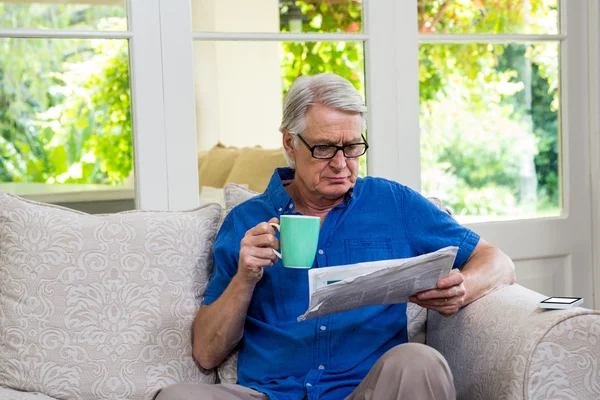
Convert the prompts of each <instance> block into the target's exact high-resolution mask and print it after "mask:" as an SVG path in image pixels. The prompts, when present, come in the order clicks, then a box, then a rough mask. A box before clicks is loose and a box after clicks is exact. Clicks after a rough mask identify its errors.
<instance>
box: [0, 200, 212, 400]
mask: <svg viewBox="0 0 600 400" xmlns="http://www.w3.org/2000/svg"><path fill="white" fill-rule="evenodd" d="M220 213H221V209H220V207H219V206H218V205H209V206H205V207H201V208H199V209H196V210H192V211H188V212H141V211H132V212H125V213H119V214H110V215H88V214H84V213H79V212H74V211H71V210H68V209H65V208H61V207H55V206H51V205H43V204H40V203H36V202H32V201H27V200H23V199H20V198H18V197H15V196H12V195H9V194H6V193H0V386H5V387H9V388H14V389H18V390H24V391H31V392H41V393H44V394H46V395H48V396H51V397H57V398H62V399H65V398H69V399H100V398H104V399H106V398H114V399H150V398H152V397H153V396H154V394H155V393H156V391H157V390H158V389H159V388H162V387H165V386H167V385H169V384H173V383H180V382H187V383H192V382H211V383H212V382H214V381H215V374H214V372H213V371H201V370H200V369H199V368H198V367H197V366H196V364H195V362H194V360H193V358H192V348H191V340H190V339H191V327H192V322H193V319H194V317H195V315H196V312H197V310H198V309H199V307H200V303H201V300H202V297H203V295H204V291H205V288H206V284H207V280H208V277H209V274H210V272H211V265H212V259H211V247H212V243H213V240H214V237H215V235H216V229H217V223H218V220H219V216H220Z"/></svg>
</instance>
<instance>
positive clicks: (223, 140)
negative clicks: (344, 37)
mask: <svg viewBox="0 0 600 400" xmlns="http://www.w3.org/2000/svg"><path fill="white" fill-rule="evenodd" d="M194 55H195V76H194V82H195V85H196V118H197V124H196V126H197V138H198V151H199V156H200V164H201V166H200V171H202V168H203V167H202V159H203V157H204V155H205V154H206V152H208V151H209V150H211V149H212V148H214V147H215V146H216V145H217V144H219V143H220V144H222V145H224V146H232V147H235V148H246V149H247V148H253V147H255V146H261V147H262V148H263V149H278V151H279V152H278V153H276V154H275V156H274V159H276V160H275V161H273V162H276V161H277V160H278V162H281V160H282V158H281V157H280V158H277V155H278V154H279V155H280V154H282V149H281V148H282V136H281V133H280V132H279V126H280V125H281V118H282V106H283V104H282V103H283V102H282V100H283V97H284V96H285V94H286V93H287V91H288V89H289V87H290V85H291V84H292V82H293V81H294V79H295V78H296V77H298V76H300V75H316V74H318V73H322V72H333V73H337V74H338V75H341V76H343V77H344V78H346V79H348V80H349V81H350V82H352V83H353V84H354V86H355V87H356V88H357V89H358V90H359V92H360V93H361V94H362V95H363V98H364V89H365V79H364V62H363V60H364V54H363V44H362V43H357V42H306V43H296V42H283V43H278V42H213V41H198V42H195V43H194ZM240 65H243V66H244V67H243V68H240ZM264 160H265V162H270V161H269V160H267V158H266V156H265V157H264ZM283 163H284V164H285V160H283ZM265 165H266V164H265ZM279 166H281V165H279ZM271 167H273V165H272V164H268V166H265V167H264V168H262V170H264V174H267V178H268V177H270V176H271V174H272V172H273V168H271ZM361 174H363V175H364V174H366V157H365V156H363V157H362V158H361ZM202 175H203V174H202V173H200V179H201V185H207V183H206V182H207V180H206V179H205V180H204V183H202ZM223 175H224V176H223V177H222V179H221V180H210V183H211V184H210V185H208V186H216V187H222V185H223V183H224V182H223V181H224V180H225V178H226V176H227V172H226V171H225V172H223ZM211 179H212V177H211ZM260 179H261V181H264V177H262V178H260ZM236 183H242V184H244V183H246V184H247V183H248V182H241V181H238V182H236ZM251 188H252V186H251Z"/></svg>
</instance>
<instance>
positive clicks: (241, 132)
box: [192, 0, 282, 151]
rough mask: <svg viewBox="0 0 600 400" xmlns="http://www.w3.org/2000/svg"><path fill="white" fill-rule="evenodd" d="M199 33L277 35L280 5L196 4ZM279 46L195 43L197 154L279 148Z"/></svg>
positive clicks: (203, 0)
mask: <svg viewBox="0 0 600 400" xmlns="http://www.w3.org/2000/svg"><path fill="white" fill-rule="evenodd" d="M192 27H193V29H194V30H195V31H225V32H229V31H231V32H235V31H237V32H240V31H246V32H278V31H279V8H278V1H277V0H259V1H254V2H253V3H252V6H251V7H250V6H248V3H247V2H246V1H245V0H227V1H223V0H193V16H192ZM279 47H280V46H279V42H248V41H239V42H227V41H197V42H195V43H194V69H195V73H194V86H195V91H196V129H197V139H198V140H197V142H198V150H199V151H206V150H208V149H210V148H211V147H212V146H214V145H215V144H216V143H217V142H221V143H223V144H225V145H228V146H238V147H245V146H255V145H260V146H262V147H265V148H278V147H281V134H280V133H279V132H278V130H277V129H278V127H279V124H280V122H281V115H282V94H281V90H282V88H281V77H280V76H281V75H280V61H279Z"/></svg>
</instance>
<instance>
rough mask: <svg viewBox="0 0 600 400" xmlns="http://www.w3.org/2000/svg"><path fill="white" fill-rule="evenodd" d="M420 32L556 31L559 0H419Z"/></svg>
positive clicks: (545, 32)
mask: <svg viewBox="0 0 600 400" xmlns="http://www.w3.org/2000/svg"><path fill="white" fill-rule="evenodd" d="M418 18H419V32H420V33H438V34H444V33H455V34H470V33H523V34H556V33H558V31H559V28H558V0H518V1H515V0H455V1H453V0H419V5H418Z"/></svg>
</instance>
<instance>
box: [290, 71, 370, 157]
mask: <svg viewBox="0 0 600 400" xmlns="http://www.w3.org/2000/svg"><path fill="white" fill-rule="evenodd" d="M313 104H321V105H324V106H327V107H331V108H335V109H336V110H340V111H346V112H355V113H359V114H360V116H361V117H362V130H363V131H364V130H365V129H366V127H367V107H366V106H365V103H364V101H363V98H362V96H361V95H360V93H358V90H356V88H355V87H354V86H353V85H352V84H351V83H350V82H349V81H348V80H346V79H344V78H342V77H341V76H339V75H336V74H319V75H315V76H300V77H298V78H296V80H295V81H294V83H293V84H292V86H291V87H290V90H289V91H288V93H287V95H286V96H285V101H284V102H283V119H282V121H281V126H280V127H279V131H280V132H281V133H284V132H285V131H284V130H285V129H287V130H288V131H289V132H291V133H294V134H301V133H303V132H304V129H305V128H306V122H305V119H306V113H307V112H308V109H309V107H310V106H312V105H313ZM293 144H294V147H296V146H297V145H298V138H297V137H296V136H295V135H294V142H293ZM283 155H284V156H285V158H286V160H287V162H288V164H289V165H290V167H291V168H295V167H296V163H295V161H294V160H293V159H292V158H291V157H290V155H289V154H288V153H287V151H286V150H285V148H284V149H283Z"/></svg>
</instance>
